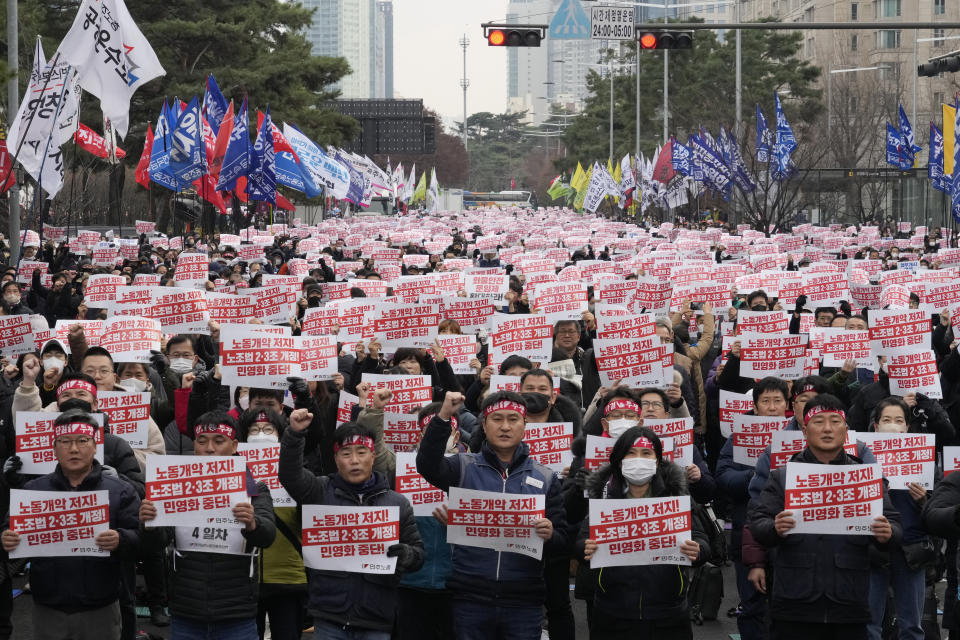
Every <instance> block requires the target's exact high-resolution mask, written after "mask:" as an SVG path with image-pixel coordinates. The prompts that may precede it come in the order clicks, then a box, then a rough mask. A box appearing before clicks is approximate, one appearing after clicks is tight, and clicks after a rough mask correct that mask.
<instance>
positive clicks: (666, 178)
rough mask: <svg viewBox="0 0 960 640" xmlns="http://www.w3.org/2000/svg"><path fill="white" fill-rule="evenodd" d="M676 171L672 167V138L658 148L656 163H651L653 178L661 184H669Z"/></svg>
mask: <svg viewBox="0 0 960 640" xmlns="http://www.w3.org/2000/svg"><path fill="white" fill-rule="evenodd" d="M675 175H677V172H676V171H674V169H673V138H670V140H669V141H668V142H667V144H665V145H664V146H663V148H662V149H660V155H659V156H657V164H655V165H653V179H654V180H656V181H657V182H659V183H661V184H670V181H671V180H673V176H675Z"/></svg>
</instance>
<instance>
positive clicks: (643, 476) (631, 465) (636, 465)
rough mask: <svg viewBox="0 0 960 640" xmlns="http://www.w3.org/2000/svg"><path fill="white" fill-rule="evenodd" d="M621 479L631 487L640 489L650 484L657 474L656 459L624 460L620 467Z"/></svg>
mask: <svg viewBox="0 0 960 640" xmlns="http://www.w3.org/2000/svg"><path fill="white" fill-rule="evenodd" d="M620 472H621V473H622V474H623V478H624V479H625V480H626V481H627V482H629V483H630V484H632V485H635V486H637V487H642V486H643V485H645V484H647V483H648V482H650V479H651V478H652V477H653V474H655V473H656V472H657V460H656V458H624V460H623V463H622V464H621V465H620Z"/></svg>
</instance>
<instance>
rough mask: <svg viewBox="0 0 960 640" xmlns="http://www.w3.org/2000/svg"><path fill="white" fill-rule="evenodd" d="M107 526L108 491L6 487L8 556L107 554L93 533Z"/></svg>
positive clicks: (108, 523)
mask: <svg viewBox="0 0 960 640" xmlns="http://www.w3.org/2000/svg"><path fill="white" fill-rule="evenodd" d="M109 528H110V492H109V491H107V490H102V491H31V490H26V489H11V490H10V530H11V531H14V532H16V533H18V534H20V544H19V545H17V548H16V549H14V550H13V551H11V552H10V557H11V558H53V557H75V556H99V557H108V556H109V555H110V552H109V551H105V550H103V549H101V548H100V547H98V546H97V544H96V542H94V540H95V539H96V537H97V535H98V534H100V533H103V532H104V531H106V530H107V529H109Z"/></svg>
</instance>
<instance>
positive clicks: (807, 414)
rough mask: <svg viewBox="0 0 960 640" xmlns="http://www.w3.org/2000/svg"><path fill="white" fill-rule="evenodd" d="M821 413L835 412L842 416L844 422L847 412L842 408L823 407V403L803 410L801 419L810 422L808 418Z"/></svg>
mask: <svg viewBox="0 0 960 640" xmlns="http://www.w3.org/2000/svg"><path fill="white" fill-rule="evenodd" d="M821 413H835V414H837V415H838V416H840V417H841V418H843V420H844V422H846V420H847V414H846V412H845V411H844V410H843V409H831V408H829V407H824V406H823V405H814V406H813V407H810V408H809V409H807V410H806V411H804V412H803V421H804V422H810V418H813V417H814V416H818V415H820V414H821Z"/></svg>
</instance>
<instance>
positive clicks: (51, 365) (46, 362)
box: [43, 358, 63, 371]
mask: <svg viewBox="0 0 960 640" xmlns="http://www.w3.org/2000/svg"><path fill="white" fill-rule="evenodd" d="M54 369H57V370H58V371H63V360H61V359H60V358H44V359H43V370H44V371H53V370H54Z"/></svg>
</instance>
